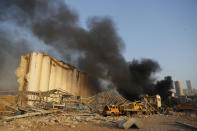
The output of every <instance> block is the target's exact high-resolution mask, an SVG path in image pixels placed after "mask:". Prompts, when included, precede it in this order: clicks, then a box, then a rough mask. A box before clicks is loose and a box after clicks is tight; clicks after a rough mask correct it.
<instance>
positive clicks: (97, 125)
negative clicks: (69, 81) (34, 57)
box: [0, 91, 197, 131]
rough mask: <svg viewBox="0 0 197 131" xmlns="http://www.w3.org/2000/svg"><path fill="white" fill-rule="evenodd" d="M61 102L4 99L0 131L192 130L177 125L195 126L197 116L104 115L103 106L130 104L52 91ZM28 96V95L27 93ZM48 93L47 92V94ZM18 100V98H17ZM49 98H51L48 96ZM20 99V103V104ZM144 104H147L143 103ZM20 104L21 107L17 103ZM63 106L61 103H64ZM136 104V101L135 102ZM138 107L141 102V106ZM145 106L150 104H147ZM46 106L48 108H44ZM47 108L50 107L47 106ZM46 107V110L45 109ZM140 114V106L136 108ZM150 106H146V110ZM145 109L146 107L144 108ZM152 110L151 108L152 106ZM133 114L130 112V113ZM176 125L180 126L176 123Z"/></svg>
mask: <svg viewBox="0 0 197 131" xmlns="http://www.w3.org/2000/svg"><path fill="white" fill-rule="evenodd" d="M54 92H55V94H56V95H53V97H54V96H56V97H57V96H59V97H60V98H63V97H62V96H64V98H65V99H59V100H62V101H61V102H60V103H59V106H58V105H57V101H55V102H54V103H55V104H56V106H57V107H55V106H53V103H51V104H49V103H47V102H46V101H44V100H43V99H40V102H41V103H42V104H45V106H40V104H38V103H39V99H38V98H37V99H36V101H34V104H33V106H27V105H26V106H24V105H25V104H24V103H27V102H26V101H25V99H20V101H16V102H17V103H15V104H13V102H11V103H9V101H7V103H6V102H5V99H4V100H3V99H2V101H1V103H3V104H4V107H5V108H3V107H2V109H4V111H6V110H9V112H10V113H4V114H3V113H2V114H1V119H0V130H5V129H6V130H8V131H9V130H16V131H23V130H27V131H28V130H29V131H32V130H70V131H72V130H77V131H78V130H81V131H88V130H95V131H96V130H111V129H113V130H117V131H118V130H123V129H124V130H130V128H133V130H158V129H162V130H193V129H191V128H188V127H186V126H181V125H180V123H184V124H189V125H191V126H194V127H195V126H196V125H197V116H196V114H195V112H194V113H191V112H174V111H170V110H169V111H168V112H157V114H151V113H147V114H140V113H139V114H133V115H129V116H128V115H123V114H122V115H117V116H111V115H109V116H106V117H105V116H103V114H102V113H103V112H102V109H103V108H104V105H110V103H111V104H113V105H125V104H126V105H127V104H129V103H130V101H128V100H126V99H124V98H122V97H121V96H118V95H115V94H114V93H111V92H103V93H99V94H97V95H95V96H93V97H91V98H86V99H78V98H76V97H73V96H71V95H68V94H67V96H66V97H65V95H63V94H64V93H63V92H61V91H59V92H60V93H57V92H58V91H54ZM27 94H28V93H27ZM49 94H50V93H49ZM20 97H21V96H20ZM49 97H50V95H49ZM21 100H22V101H21ZM146 102H147V101H146ZM19 103H23V104H21V105H20V104H19ZM63 103H64V104H63ZM137 103H139V102H137ZM140 104H141V103H140ZM147 104H150V103H149V102H148V103H147ZM46 105H48V106H46ZM49 105H50V106H49ZM46 107H47V108H46ZM137 107H138V108H136V109H138V110H139V111H141V110H140V109H141V108H139V105H137ZM150 107H151V105H149V108H150ZM147 108H148V107H147ZM151 109H153V107H151ZM131 111H133V110H131ZM178 123H179V124H178Z"/></svg>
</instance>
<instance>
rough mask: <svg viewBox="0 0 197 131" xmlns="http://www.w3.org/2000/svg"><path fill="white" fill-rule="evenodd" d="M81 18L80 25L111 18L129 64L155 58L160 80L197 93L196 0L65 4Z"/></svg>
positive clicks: (85, 0)
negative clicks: (189, 86) (168, 79)
mask: <svg viewBox="0 0 197 131" xmlns="http://www.w3.org/2000/svg"><path fill="white" fill-rule="evenodd" d="M65 1H66V3H67V4H68V5H69V7H70V8H71V9H72V10H75V11H76V12H77V13H78V14H79V18H80V20H79V21H80V23H79V24H80V25H81V26H82V27H84V28H86V21H87V19H88V18H89V17H92V16H101V17H105V16H108V17H111V18H112V19H113V21H114V23H115V26H116V28H117V31H118V33H119V35H120V36H121V38H122V39H123V41H124V43H125V46H126V47H125V50H124V51H123V55H124V57H125V59H126V60H127V61H131V60H133V59H141V58H151V59H154V60H156V61H158V62H159V64H160V66H161V68H162V71H161V72H159V73H157V74H156V76H157V77H158V79H159V80H160V79H163V78H164V77H165V76H168V75H170V76H172V78H173V80H174V81H176V80H180V81H181V83H182V85H183V88H187V86H186V80H191V84H192V88H196V89H197V80H196V78H197V70H196V67H197V61H196V57H197V51H196V50H197V24H196V23H197V13H196V12H197V8H196V7H197V1H196V0H190V1H188V0H173V1H172V0H165V1H160V0H148V1H147V0H140V1H139V0H124V1H120V0H117V1H114V0H108V1H104V0H100V1H92V0H83V1H81V0H72V1H71V0H70V1H68V0H65Z"/></svg>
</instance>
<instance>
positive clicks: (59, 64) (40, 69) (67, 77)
mask: <svg viewBox="0 0 197 131" xmlns="http://www.w3.org/2000/svg"><path fill="white" fill-rule="evenodd" d="M16 76H17V77H18V80H17V81H18V83H19V89H18V90H19V92H22V91H30V92H47V91H50V90H54V89H56V90H59V89H60V90H63V91H65V92H68V93H70V94H72V95H73V96H81V97H89V96H92V95H93V94H94V93H95V92H93V91H92V90H91V89H90V88H89V84H88V77H87V75H86V74H85V73H82V72H80V71H78V70H77V68H75V67H73V66H71V65H68V64H66V63H64V62H63V61H58V60H57V59H54V58H52V57H50V56H48V55H46V54H44V53H36V52H32V53H29V54H27V55H26V56H21V62H20V66H19V67H18V68H17V70H16ZM28 99H29V97H28Z"/></svg>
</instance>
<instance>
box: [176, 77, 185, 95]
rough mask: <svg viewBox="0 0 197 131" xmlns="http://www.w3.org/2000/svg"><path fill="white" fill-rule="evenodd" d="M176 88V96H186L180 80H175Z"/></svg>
mask: <svg viewBox="0 0 197 131" xmlns="http://www.w3.org/2000/svg"><path fill="white" fill-rule="evenodd" d="M175 90H176V96H184V93H183V88H182V85H181V81H180V80H178V81H175Z"/></svg>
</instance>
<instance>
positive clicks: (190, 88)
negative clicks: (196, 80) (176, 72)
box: [186, 80, 192, 91]
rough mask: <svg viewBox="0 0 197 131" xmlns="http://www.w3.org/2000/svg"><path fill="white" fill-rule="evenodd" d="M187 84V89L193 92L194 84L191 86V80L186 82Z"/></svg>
mask: <svg viewBox="0 0 197 131" xmlns="http://www.w3.org/2000/svg"><path fill="white" fill-rule="evenodd" d="M186 84H187V88H188V90H190V91H191V90H192V84H191V81H190V80H186Z"/></svg>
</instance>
